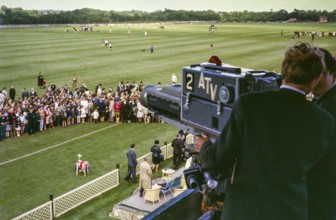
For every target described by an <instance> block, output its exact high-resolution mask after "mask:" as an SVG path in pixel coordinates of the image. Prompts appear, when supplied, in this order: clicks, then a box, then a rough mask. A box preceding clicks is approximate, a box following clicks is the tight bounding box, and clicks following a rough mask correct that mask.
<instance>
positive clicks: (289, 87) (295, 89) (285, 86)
mask: <svg viewBox="0 0 336 220" xmlns="http://www.w3.org/2000/svg"><path fill="white" fill-rule="evenodd" d="M280 88H282V89H290V90H293V91H295V92H298V93H301V94H302V95H306V93H305V92H304V91H302V90H301V89H298V88H295V87H293V86H289V85H282V86H280Z"/></svg>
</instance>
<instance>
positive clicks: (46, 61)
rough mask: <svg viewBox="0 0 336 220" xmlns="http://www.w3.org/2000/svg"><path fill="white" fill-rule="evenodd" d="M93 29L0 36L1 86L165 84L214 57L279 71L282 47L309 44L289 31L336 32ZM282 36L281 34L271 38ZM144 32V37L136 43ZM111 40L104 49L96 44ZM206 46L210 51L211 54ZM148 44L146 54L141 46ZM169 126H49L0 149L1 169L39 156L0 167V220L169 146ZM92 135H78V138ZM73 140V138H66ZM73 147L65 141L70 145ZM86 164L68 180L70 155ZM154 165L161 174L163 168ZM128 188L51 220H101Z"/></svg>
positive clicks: (291, 27) (311, 27) (320, 27)
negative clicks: (133, 156) (88, 168)
mask: <svg viewBox="0 0 336 220" xmlns="http://www.w3.org/2000/svg"><path fill="white" fill-rule="evenodd" d="M157 26H158V25H153V24H147V25H141V24H137V25H132V26H131V35H130V36H128V25H125V26H121V25H120V26H113V27H112V34H111V36H110V34H109V27H108V26H98V27H95V28H94V30H95V31H94V32H72V31H70V32H65V31H64V30H65V29H69V30H71V29H72V27H47V28H44V27H26V28H2V29H1V28H0V88H2V87H5V86H6V87H7V88H9V87H10V85H14V86H15V88H16V92H17V96H21V91H22V88H24V87H26V88H27V89H30V88H35V89H36V90H37V92H38V94H39V95H41V94H42V92H43V90H39V89H37V75H38V72H42V74H43V75H44V77H45V78H46V80H47V84H49V83H51V82H54V83H55V84H56V85H57V86H58V85H65V84H68V85H71V79H72V74H73V73H77V75H78V84H81V83H85V84H86V85H87V86H88V87H89V89H90V90H93V89H94V87H95V86H96V85H97V84H98V83H102V84H103V87H105V88H109V87H113V88H114V89H115V88H116V86H117V83H118V81H124V82H125V81H127V80H129V81H133V80H135V81H136V82H137V83H138V82H139V81H140V80H142V81H143V82H144V84H145V85H148V84H156V83H157V82H159V81H160V82H161V83H162V84H163V85H165V84H168V83H170V80H171V74H172V73H173V72H174V73H176V75H177V76H178V77H180V76H181V69H182V67H183V66H188V65H190V64H196V63H201V62H206V61H207V60H208V59H209V58H210V56H211V55H217V56H218V57H220V58H221V60H222V61H223V62H225V63H229V64H232V65H236V66H241V67H246V68H252V69H267V70H275V71H277V72H279V71H280V65H281V60H282V56H283V53H284V51H285V50H286V48H287V47H288V46H290V45H292V44H294V43H295V42H297V41H301V42H311V38H310V37H309V36H305V37H302V38H300V39H295V40H294V41H292V39H291V37H292V35H293V31H295V30H300V31H325V32H329V31H336V30H335V24H317V23H311V24H300V23H297V24H253V23H252V24H218V25H216V26H217V31H216V32H214V33H211V32H209V31H208V24H204V25H201V24H189V25H185V24H183V25H182V24H180V25H165V29H157V28H156V27H157ZM281 30H283V31H284V34H285V35H284V36H283V37H281V36H280V31H281ZM144 31H147V33H148V34H147V36H145V35H144ZM102 39H107V40H109V41H111V42H112V45H113V49H112V50H109V49H108V48H106V47H102V46H101V40H102ZM335 42H336V37H327V36H326V37H315V40H314V41H313V42H312V43H313V44H314V45H316V46H320V47H324V48H327V49H329V50H330V51H331V52H332V53H333V54H335V53H336V48H335ZM210 44H213V45H214V47H210ZM150 45H154V47H155V49H154V53H152V54H151V53H150V51H149V47H150ZM176 131H177V128H173V127H171V126H170V125H166V124H154V123H153V124H120V125H112V124H110V123H102V124H90V123H86V124H84V125H75V126H71V127H68V128H55V129H49V130H47V131H44V132H40V133H38V134H35V135H33V136H24V137H20V138H14V139H7V140H6V141H5V142H0V163H3V162H6V161H9V160H12V159H15V158H19V157H24V156H25V155H27V154H30V153H33V152H36V151H38V150H42V149H46V148H48V147H52V146H57V147H53V148H48V149H47V150H45V151H42V152H40V153H38V154H34V155H32V156H28V157H24V158H22V159H18V160H16V161H13V162H10V163H7V164H4V165H1V166H0V189H1V191H0V218H1V219H11V218H13V217H15V216H18V215H20V214H22V213H24V212H26V211H28V210H31V209H33V208H35V207H37V206H39V205H41V204H43V203H44V202H46V201H48V195H49V193H52V194H54V196H55V197H57V196H59V195H62V194H63V193H65V192H68V191H70V190H72V189H74V188H76V187H78V186H81V185H83V184H85V183H86V182H88V181H90V180H92V179H94V178H97V177H99V176H101V175H103V174H105V173H107V172H109V171H111V170H113V169H115V165H116V164H117V163H119V164H120V165H121V170H122V171H121V172H122V175H124V174H125V172H126V162H127V161H126V156H125V154H126V152H127V150H128V148H129V145H130V144H131V143H136V144H137V152H138V156H140V155H143V154H145V153H147V152H148V151H149V148H150V146H151V145H152V144H153V142H154V140H155V139H157V138H158V137H160V141H161V143H163V142H165V141H167V142H170V141H171V140H172V139H173V137H174V135H175V133H176ZM89 133H92V134H90V135H87V136H85V135H86V134H89ZM72 139H74V140H72ZM70 140H72V141H70ZM78 153H81V154H82V155H83V158H84V159H85V160H88V161H90V162H91V165H92V174H90V175H89V176H87V177H76V176H75V175H74V163H75V161H76V160H77V156H76V155H77V154H78ZM163 166H170V162H169V161H167V162H165V163H164V164H163ZM135 187H136V186H135V185H132V184H129V183H126V182H125V181H122V182H121V186H120V187H118V188H117V189H114V190H111V191H110V192H107V193H105V194H103V195H101V196H99V197H98V198H96V199H94V200H92V201H90V202H88V203H86V204H84V205H82V206H80V207H78V208H76V209H75V210H73V211H71V212H69V213H67V214H65V215H64V216H62V217H61V218H60V219H110V218H109V217H108V213H109V212H111V210H112V207H113V205H114V204H115V203H117V202H119V201H121V200H122V199H123V198H126V197H128V196H129V195H130V194H131V193H132V191H133V190H134V189H135Z"/></svg>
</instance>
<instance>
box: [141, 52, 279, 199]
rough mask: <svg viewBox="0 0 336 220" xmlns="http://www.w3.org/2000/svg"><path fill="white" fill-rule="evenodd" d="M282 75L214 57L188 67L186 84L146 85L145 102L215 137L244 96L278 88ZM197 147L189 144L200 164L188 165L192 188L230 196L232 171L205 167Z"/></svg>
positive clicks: (183, 124) (184, 72)
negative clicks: (226, 62) (197, 152)
mask: <svg viewBox="0 0 336 220" xmlns="http://www.w3.org/2000/svg"><path fill="white" fill-rule="evenodd" d="M281 80H282V78H281V75H280V74H278V73H275V72H270V71H266V70H252V69H246V68H241V67H236V66H232V65H229V64H225V63H222V61H221V60H220V59H219V58H218V57H217V56H212V57H211V58H210V59H209V61H208V62H205V63H201V64H193V65H190V66H187V67H184V68H183V69H182V84H177V85H167V86H163V87H156V86H154V85H148V86H145V87H144V88H143V89H142V92H141V95H140V101H141V103H142V105H144V106H146V107H147V108H149V110H150V111H151V112H152V113H153V114H154V115H157V116H158V117H159V118H160V119H161V120H163V121H165V122H167V123H169V124H171V125H173V126H175V127H178V128H179V129H181V130H184V131H186V132H187V133H191V134H200V133H204V134H207V135H208V136H209V137H210V139H212V140H214V139H216V138H217V137H218V136H219V135H220V133H221V131H222V129H223V127H224V125H225V123H226V122H227V121H228V119H229V116H230V112H231V109H232V107H233V105H234V102H235V101H236V100H237V99H238V97H239V96H240V95H243V94H245V93H249V92H256V91H266V90H275V89H278V88H279V86H280V85H281ZM192 146H193V145H190V146H187V147H186V149H187V150H188V151H190V154H192V156H193V157H194V159H196V162H194V163H193V165H194V166H192V167H190V168H189V169H186V170H184V176H185V179H186V182H187V186H188V188H189V189H196V188H197V189H201V190H203V197H204V195H206V196H207V197H212V198H224V196H223V194H224V192H225V185H226V184H227V181H226V180H228V177H230V175H231V174H230V173H227V174H216V173H213V172H212V171H209V170H204V169H203V168H202V164H201V163H200V162H199V161H197V154H195V152H192V151H193V149H192ZM203 186H205V188H206V189H204V187H203ZM202 188H203V189H202ZM209 191H211V193H209ZM203 201H204V198H203Z"/></svg>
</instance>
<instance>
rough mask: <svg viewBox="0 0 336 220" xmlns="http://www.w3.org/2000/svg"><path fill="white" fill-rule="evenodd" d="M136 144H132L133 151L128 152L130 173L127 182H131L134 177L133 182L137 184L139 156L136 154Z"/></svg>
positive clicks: (126, 178) (126, 177)
mask: <svg viewBox="0 0 336 220" xmlns="http://www.w3.org/2000/svg"><path fill="white" fill-rule="evenodd" d="M134 148H135V144H131V149H130V150H129V151H128V152H127V155H126V156H127V161H128V172H127V175H126V176H125V180H129V179H130V178H131V176H132V182H133V183H136V166H137V165H138V162H137V156H136V153H135V150H134Z"/></svg>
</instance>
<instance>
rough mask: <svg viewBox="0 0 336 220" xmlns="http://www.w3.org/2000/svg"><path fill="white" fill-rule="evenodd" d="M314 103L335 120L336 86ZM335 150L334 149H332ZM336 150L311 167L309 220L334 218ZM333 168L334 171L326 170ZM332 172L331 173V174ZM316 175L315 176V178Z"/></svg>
mask: <svg viewBox="0 0 336 220" xmlns="http://www.w3.org/2000/svg"><path fill="white" fill-rule="evenodd" d="M316 104H317V105H318V106H320V107H321V108H323V109H325V110H327V111H328V112H329V113H330V114H331V115H332V116H333V117H334V119H335V120H336V86H334V87H333V88H332V89H331V90H329V91H328V92H327V93H326V94H324V95H323V96H322V97H321V98H320V99H318V100H317V102H316ZM334 151H336V149H335V150H334ZM335 167H336V152H333V153H329V154H328V158H327V159H325V160H323V162H321V163H320V164H318V166H315V168H314V169H312V171H311V172H310V173H311V176H313V177H314V178H311V180H312V181H310V185H309V186H308V187H309V188H308V189H309V193H310V195H312V196H311V197H310V200H309V206H308V213H309V219H310V220H329V219H336V168H335ZM329 170H333V171H334V172H331V173H330V172H328V171H329ZM331 174H333V175H331ZM316 177H317V178H316Z"/></svg>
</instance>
